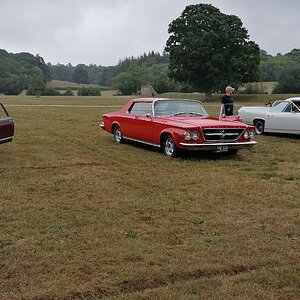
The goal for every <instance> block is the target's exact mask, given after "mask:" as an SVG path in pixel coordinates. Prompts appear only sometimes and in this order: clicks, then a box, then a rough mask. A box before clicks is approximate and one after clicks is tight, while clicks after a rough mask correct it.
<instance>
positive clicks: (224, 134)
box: [202, 128, 244, 141]
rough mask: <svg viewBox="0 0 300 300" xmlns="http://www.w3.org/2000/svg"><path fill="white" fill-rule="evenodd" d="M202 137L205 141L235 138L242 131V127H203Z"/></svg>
mask: <svg viewBox="0 0 300 300" xmlns="http://www.w3.org/2000/svg"><path fill="white" fill-rule="evenodd" d="M202 131H203V136H204V139H205V140H207V141H228V140H236V139H238V138H239V137H240V135H241V134H242V133H243V132H244V129H243V128H216V129H211V128H210V129H203V130H202Z"/></svg>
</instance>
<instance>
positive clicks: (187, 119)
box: [161, 116, 247, 128]
mask: <svg viewBox="0 0 300 300" xmlns="http://www.w3.org/2000/svg"><path fill="white" fill-rule="evenodd" d="M161 121H162V122H163V123H167V124H170V125H172V126H174V125H175V126H181V127H194V126H198V127H200V128H212V127H215V128H220V127H221V128H228V127H229V128H246V127H247V125H246V124H244V123H241V122H239V121H234V120H232V119H231V120H228V121H226V120H224V119H222V120H220V119H218V118H212V117H191V116H174V117H164V118H161Z"/></svg>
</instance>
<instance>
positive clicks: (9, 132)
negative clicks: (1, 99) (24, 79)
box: [0, 103, 14, 144]
mask: <svg viewBox="0 0 300 300" xmlns="http://www.w3.org/2000/svg"><path fill="white" fill-rule="evenodd" d="M13 136H14V121H13V119H12V117H10V116H9V114H8V112H7V110H6V109H5V107H4V106H3V104H2V103H0V144H3V143H7V142H11V141H12V139H13Z"/></svg>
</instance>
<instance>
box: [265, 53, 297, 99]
mask: <svg viewBox="0 0 300 300" xmlns="http://www.w3.org/2000/svg"><path fill="white" fill-rule="evenodd" d="M260 72H261V80H262V81H277V82H278V84H277V86H276V87H275V89H274V91H273V93H300V49H293V50H292V51H291V52H289V53H287V54H285V55H282V54H281V53H278V54H277V55H276V56H274V57H273V56H271V55H269V54H267V53H266V52H265V51H261V65H260Z"/></svg>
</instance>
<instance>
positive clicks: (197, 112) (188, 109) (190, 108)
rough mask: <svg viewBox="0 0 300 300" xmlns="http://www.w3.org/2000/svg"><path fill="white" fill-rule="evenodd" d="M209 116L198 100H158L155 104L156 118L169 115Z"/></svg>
mask: <svg viewBox="0 0 300 300" xmlns="http://www.w3.org/2000/svg"><path fill="white" fill-rule="evenodd" d="M185 114H188V115H192V116H193V115H194V116H208V113H207V112H206V110H205V109H204V107H203V105H202V104H201V103H200V102H199V101H196V100H158V101H155V103H154V116H169V115H173V116H176V115H185Z"/></svg>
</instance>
